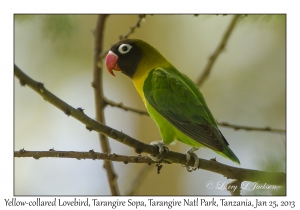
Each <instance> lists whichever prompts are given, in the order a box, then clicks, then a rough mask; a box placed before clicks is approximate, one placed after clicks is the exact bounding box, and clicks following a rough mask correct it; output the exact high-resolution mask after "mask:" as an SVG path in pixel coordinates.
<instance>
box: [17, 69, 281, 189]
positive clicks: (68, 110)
mask: <svg viewBox="0 0 300 210" xmlns="http://www.w3.org/2000/svg"><path fill="white" fill-rule="evenodd" d="M14 74H15V76H16V77H17V78H19V80H20V84H21V85H22V86H25V85H27V86H29V87H30V88H32V89H33V90H34V91H36V92H37V93H38V94H40V95H41V96H42V97H43V98H44V99H45V100H46V101H48V102H49V103H51V104H53V105H54V106H56V107H57V108H59V109H60V110H62V111H63V112H64V113H65V114H67V115H68V116H72V117H74V118H75V119H77V120H79V121H80V122H82V123H83V124H85V125H86V128H87V129H88V130H90V131H92V130H94V131H97V132H99V133H101V134H104V135H106V136H109V137H111V138H113V139H115V140H117V141H119V142H120V143H123V144H125V145H127V146H129V147H132V148H134V149H135V151H136V152H137V153H138V154H140V153H143V152H144V153H148V154H151V155H152V156H157V155H158V154H159V152H158V148H157V147H156V146H153V145H148V144H145V143H143V142H141V141H138V140H136V139H134V138H132V137H130V136H128V135H126V134H124V133H122V132H119V131H117V130H115V129H113V128H110V127H108V126H106V125H103V124H101V123H99V122H97V121H95V120H93V119H91V118H89V117H88V116H86V115H85V114H84V113H83V110H82V108H78V109H75V108H73V107H72V106H70V105H68V104H67V103H65V102H64V101H62V100H61V99H59V98H58V97H56V96H55V95H53V94H52V93H51V92H49V91H48V90H47V89H46V88H45V87H44V85H43V84H42V83H40V82H36V81H34V80H33V79H31V78H30V77H28V76H27V75H26V74H24V73H23V72H22V71H21V70H20V69H19V68H18V67H17V66H16V65H15V66H14ZM163 162H168V163H178V164H182V165H187V166H194V159H192V158H191V160H190V161H189V162H188V163H186V155H185V154H181V153H177V152H173V151H168V152H167V153H166V152H165V153H164V156H163ZM199 162H200V163H199V169H204V170H208V171H212V172H215V173H219V174H222V175H224V176H225V177H227V178H229V179H237V180H243V181H251V182H258V181H260V182H262V183H263V182H265V183H268V184H273V185H284V184H285V176H286V174H285V173H284V172H265V171H257V170H249V169H241V168H236V167H232V166H227V165H224V164H221V163H218V162H216V161H210V160H204V159H199Z"/></svg>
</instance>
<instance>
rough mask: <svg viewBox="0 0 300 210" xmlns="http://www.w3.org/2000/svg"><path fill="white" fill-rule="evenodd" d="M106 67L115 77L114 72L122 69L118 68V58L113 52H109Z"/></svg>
mask: <svg viewBox="0 0 300 210" xmlns="http://www.w3.org/2000/svg"><path fill="white" fill-rule="evenodd" d="M105 65H106V68H107V70H108V71H109V73H110V74H111V75H113V76H115V74H114V72H113V70H115V71H121V69H120V68H119V66H118V56H117V55H116V54H115V53H113V52H112V51H109V52H108V54H107V56H106V59H105Z"/></svg>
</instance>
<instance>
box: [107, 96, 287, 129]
mask: <svg viewBox="0 0 300 210" xmlns="http://www.w3.org/2000/svg"><path fill="white" fill-rule="evenodd" d="M105 101H106V103H107V104H108V105H110V106H112V107H117V108H120V109H123V110H125V111H131V112H134V113H137V114H142V115H147V116H149V114H148V112H146V111H143V110H139V109H135V108H131V107H129V106H125V105H123V103H116V102H114V101H111V100H108V99H105ZM217 124H218V125H219V126H223V127H228V128H232V129H234V130H246V131H264V132H272V133H285V132H286V131H285V130H284V129H277V128H270V127H269V126H267V127H252V126H243V125H234V124H230V123H227V122H217Z"/></svg>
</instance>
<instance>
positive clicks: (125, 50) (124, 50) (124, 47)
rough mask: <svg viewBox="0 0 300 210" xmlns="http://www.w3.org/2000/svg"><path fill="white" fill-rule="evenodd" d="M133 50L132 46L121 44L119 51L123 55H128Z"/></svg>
mask: <svg viewBox="0 0 300 210" xmlns="http://www.w3.org/2000/svg"><path fill="white" fill-rule="evenodd" d="M131 48H132V46H131V45H129V44H121V45H120V47H119V49H118V51H119V52H120V53H121V54H125V53H128V52H129V51H130V49H131Z"/></svg>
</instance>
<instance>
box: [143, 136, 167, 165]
mask: <svg viewBox="0 0 300 210" xmlns="http://www.w3.org/2000/svg"><path fill="white" fill-rule="evenodd" d="M150 145H154V146H157V147H158V152H159V155H158V156H152V155H150V154H148V157H150V158H151V159H152V160H153V161H155V162H159V161H161V159H162V157H163V153H164V151H167V152H168V151H169V149H168V147H166V145H165V144H164V143H163V142H161V141H153V142H151V143H150Z"/></svg>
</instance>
